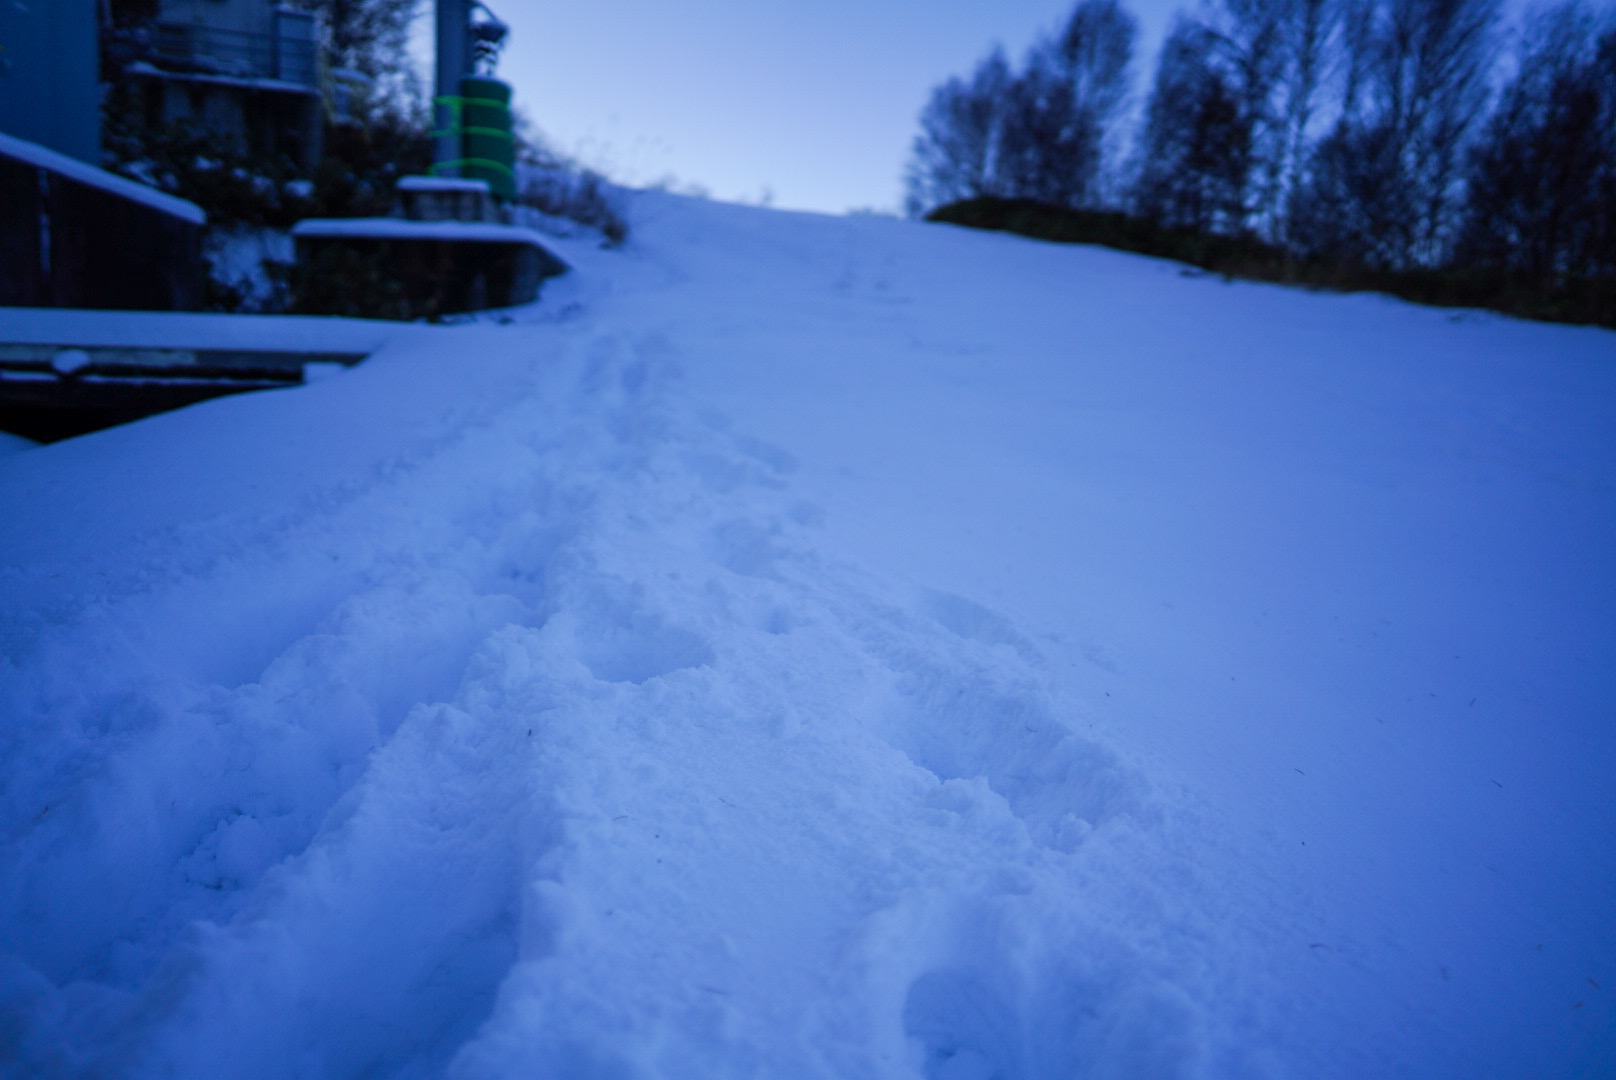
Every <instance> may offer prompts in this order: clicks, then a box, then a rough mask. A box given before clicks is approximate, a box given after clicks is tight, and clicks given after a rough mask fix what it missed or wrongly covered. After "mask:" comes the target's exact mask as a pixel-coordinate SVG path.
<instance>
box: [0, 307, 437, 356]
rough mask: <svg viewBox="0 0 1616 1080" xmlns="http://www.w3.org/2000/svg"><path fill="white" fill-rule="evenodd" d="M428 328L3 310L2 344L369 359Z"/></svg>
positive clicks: (322, 319)
mask: <svg viewBox="0 0 1616 1080" xmlns="http://www.w3.org/2000/svg"><path fill="white" fill-rule="evenodd" d="M431 333H432V332H431V331H430V330H429V329H427V328H425V327H413V326H406V325H401V324H399V323H396V322H383V321H381V320H376V319H344V318H332V317H327V316H320V315H216V314H209V313H199V312H168V311H91V310H83V309H77V308H14V307H0V342H5V343H8V344H10V343H19V344H29V345H63V346H74V347H79V348H108V347H120V348H128V349H193V350H200V351H207V350H211V351H219V352H227V351H232V350H247V351H262V352H277V351H285V352H311V353H319V352H325V353H354V354H366V353H371V352H374V351H376V350H377V349H379V348H381V347H382V346H383V345H384V344H386V343H388V342H390V341H393V340H402V339H405V338H408V337H410V336H411V335H416V336H419V335H421V334H426V335H428V336H431Z"/></svg>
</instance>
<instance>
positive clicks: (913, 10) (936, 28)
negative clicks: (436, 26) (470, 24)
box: [422, 0, 1181, 212]
mask: <svg viewBox="0 0 1616 1080" xmlns="http://www.w3.org/2000/svg"><path fill="white" fill-rule="evenodd" d="M1073 2H1075V0H1071V2H1069V0H997V2H994V3H987V2H983V0H818V2H816V3H812V4H810V3H803V2H800V0H789V2H783V3H782V2H772V3H756V2H754V3H741V2H737V0H685V2H684V3H680V4H668V3H666V2H662V0H596V2H593V3H585V4H579V3H557V2H555V0H488V3H489V6H490V7H492V8H493V9H494V10H495V11H496V12H497V13H498V14H499V16H500V18H502V19H503V20H504V21H505V22H507V23H509V24H510V26H511V39H510V42H509V44H508V45H507V46H506V49H505V54H504V56H503V58H502V59H501V61H500V67H499V75H500V76H501V77H502V78H504V79H506V80H507V81H509V82H510V83H512V84H513V85H514V86H515V88H516V103H517V105H518V106H519V107H520V108H521V109H522V110H523V111H524V112H526V114H527V115H528V117H529V118H530V119H531V120H532V121H533V122H534V124H535V125H536V126H537V127H538V128H539V130H541V131H542V132H543V133H544V134H545V135H547V136H548V137H549V139H550V141H551V142H552V143H553V144H554V145H555V146H556V147H557V148H558V149H560V150H563V151H566V152H568V153H571V154H573V155H575V156H577V157H579V158H581V159H582V160H583V161H584V162H585V163H586V164H590V165H593V166H596V167H598V168H601V169H602V170H603V171H605V172H607V173H608V174H609V175H611V176H613V177H614V178H616V179H620V180H622V181H624V182H627V183H631V184H649V183H654V182H656V181H658V180H662V179H669V178H671V179H672V180H673V181H674V182H675V183H676V185H678V186H688V185H700V186H701V187H702V188H704V189H706V190H707V191H709V192H710V193H711V194H712V195H714V196H715V197H718V198H722V199H732V200H746V201H752V202H756V201H759V200H760V199H763V198H764V197H765V196H766V195H767V196H770V197H772V201H773V203H774V205H776V206H781V207H787V208H793V209H809V210H826V211H831V212H840V211H844V210H849V209H884V210H891V209H896V208H897V207H898V206H899V204H900V202H901V186H900V177H901V173H902V169H903V163H904V160H905V158H906V157H907V154H908V147H909V143H910V140H911V139H912V138H913V137H914V133H915V121H916V117H917V116H918V115H919V113H920V109H921V107H922V106H923V105H924V104H925V101H926V96H927V94H928V93H929V91H930V90H931V88H932V87H933V86H935V85H936V84H937V83H939V82H941V81H942V80H944V79H945V78H947V77H948V76H950V75H953V74H960V73H964V72H967V71H969V70H970V68H971V67H972V66H973V65H974V64H975V63H976V61H977V60H978V59H980V58H981V57H982V56H983V55H984V54H985V53H986V52H987V50H988V49H989V48H991V47H992V46H993V44H994V43H995V42H998V43H1000V44H1003V45H1004V46H1005V48H1006V49H1007V50H1008V51H1009V52H1010V53H1011V55H1013V56H1019V55H1020V54H1021V53H1022V52H1023V51H1024V50H1025V49H1026V48H1027V46H1028V45H1029V44H1031V42H1032V40H1033V38H1034V37H1035V36H1036V35H1037V34H1038V33H1040V32H1041V31H1043V30H1046V29H1049V28H1051V27H1054V26H1055V25H1057V24H1058V23H1060V22H1061V21H1062V20H1063V18H1064V16H1065V15H1066V14H1067V13H1068V12H1069V11H1070V9H1071V7H1072V3H1073ZM1127 6H1128V7H1129V9H1130V10H1132V11H1133V12H1134V14H1135V15H1136V16H1138V17H1139V19H1140V22H1141V26H1142V34H1141V37H1142V40H1141V48H1140V53H1141V54H1142V55H1141V57H1140V58H1139V59H1138V60H1137V61H1136V67H1137V69H1138V70H1137V71H1136V86H1141V87H1142V86H1143V85H1145V83H1146V77H1147V76H1148V74H1149V72H1148V71H1147V67H1148V63H1147V58H1148V57H1149V55H1151V54H1153V52H1154V49H1155V46H1156V43H1157V42H1158V41H1159V39H1160V37H1161V34H1162V33H1163V31H1164V30H1165V27H1166V25H1167V22H1168V20H1169V19H1170V17H1171V14H1172V12H1173V11H1174V10H1176V9H1177V8H1178V7H1180V6H1181V4H1180V3H1179V2H1178V0H1132V2H1130V3H1127ZM429 26H430V23H429V20H427V19H423V20H422V27H423V28H424V29H425V28H429Z"/></svg>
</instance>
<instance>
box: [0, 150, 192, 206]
mask: <svg viewBox="0 0 1616 1080" xmlns="http://www.w3.org/2000/svg"><path fill="white" fill-rule="evenodd" d="M0 154H4V155H6V156H7V157H10V158H15V159H16V160H18V161H22V162H26V163H27V164H29V165H33V166H35V167H36V168H40V169H48V170H50V171H51V172H54V173H59V174H60V175H62V176H64V177H66V178H67V179H69V180H72V181H74V182H75V183H79V184H86V185H88V186H90V187H93V188H99V189H101V190H102V191H105V192H109V193H110V194H113V195H117V196H119V197H121V198H125V199H130V200H132V201H134V202H138V203H141V204H143V205H145V206H149V207H151V208H152V209H153V210H160V211H162V212H163V213H165V214H168V215H169V216H171V217H177V218H181V219H183V220H185V221H189V222H192V223H193V224H196V225H206V224H207V220H208V219H207V215H206V214H204V213H203V212H202V208H201V207H199V206H197V205H196V204H195V203H193V202H187V201H185V200H184V199H178V198H175V197H174V196H172V195H165V194H163V193H162V192H161V191H158V190H157V189H156V188H151V187H147V186H146V185H145V184H137V183H135V182H134V181H133V180H126V179H124V178H123V177H121V176H118V175H116V174H114V173H109V172H107V171H106V170H104V169H98V168H96V167H95V166H93V165H86V164H85V163H84V162H82V161H79V160H78V159H77V158H70V157H68V156H67V155H66V154H59V153H57V152H56V151H54V150H50V149H47V148H45V147H43V146H40V145H39V144H38V143H35V142H28V141H27V140H25V139H19V138H17V137H16V136H14V135H6V134H3V133H0Z"/></svg>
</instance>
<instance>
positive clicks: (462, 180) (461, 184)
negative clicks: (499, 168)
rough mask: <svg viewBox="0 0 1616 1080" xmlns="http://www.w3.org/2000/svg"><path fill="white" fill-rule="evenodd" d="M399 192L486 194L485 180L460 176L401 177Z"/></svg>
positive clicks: (486, 182)
mask: <svg viewBox="0 0 1616 1080" xmlns="http://www.w3.org/2000/svg"><path fill="white" fill-rule="evenodd" d="M398 190H400V191H472V192H481V193H483V194H484V195H486V194H488V181H487V180H471V179H467V178H466V177H461V176H403V177H400V178H399V181H398Z"/></svg>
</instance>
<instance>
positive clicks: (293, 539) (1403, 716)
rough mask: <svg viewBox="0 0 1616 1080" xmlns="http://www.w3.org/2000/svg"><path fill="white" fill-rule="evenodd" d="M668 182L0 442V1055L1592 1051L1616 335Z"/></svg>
mask: <svg viewBox="0 0 1616 1080" xmlns="http://www.w3.org/2000/svg"><path fill="white" fill-rule="evenodd" d="M631 214H632V217H633V221H634V227H635V230H636V231H635V234H634V239H633V240H632V241H631V243H630V245H629V247H628V248H627V249H626V250H624V251H620V252H604V251H599V250H596V249H595V248H593V247H592V246H591V245H589V244H587V243H585V242H583V241H574V242H561V243H557V244H556V245H555V246H556V247H557V249H558V250H559V252H560V254H561V255H562V256H563V257H564V258H566V259H567V261H569V262H570V263H572V265H573V266H575V267H577V268H578V269H577V272H576V273H575V274H573V275H571V276H570V277H568V278H565V279H561V280H559V281H557V282H554V283H551V284H550V285H548V286H547V289H546V293H545V296H544V298H543V300H542V302H541V303H540V304H538V305H536V306H534V307H532V308H530V309H523V310H521V311H518V312H516V313H514V316H515V317H514V321H513V322H510V323H509V324H507V325H499V324H496V323H494V322H492V321H490V322H486V323H482V324H477V325H466V326H459V327H450V328H423V327H410V328H405V329H403V330H401V331H399V332H398V333H397V334H396V335H394V336H393V338H392V340H391V343H390V344H388V345H387V346H385V347H384V348H383V349H382V350H381V351H380V352H379V353H377V354H376V355H375V356H374V357H373V358H372V359H371V360H370V361H369V362H367V363H366V364H364V365H362V366H361V367H359V368H356V369H354V370H352V371H349V372H347V373H344V374H342V375H340V376H338V377H333V378H328V379H324V380H321V381H319V382H317V383H314V384H311V385H308V386H306V387H302V388H299V389H296V390H285V391H274V392H267V393H261V394H256V395H247V396H242V397H235V398H228V399H222V400H218V401H215V402H211V403H208V404H206V405H202V406H198V407H195V408H192V409H189V410H185V411H183V412H180V413H174V414H169V415H167V416H161V417H156V418H153V419H150V420H148V421H144V422H142V423H139V424H135V425H131V426H129V427H126V428H122V429H117V430H112V431H107V432H103V433H100V434H98V435H94V436H90V437H87V438H83V439H79V440H74V441H71V442H67V443H61V444H57V445H53V446H49V447H41V448H32V449H30V448H25V447H23V448H18V447H15V446H13V447H8V452H7V453H5V454H4V455H0V497H3V499H4V501H5V506H6V512H5V514H4V516H3V520H0V654H3V656H0V723H3V727H0V760H3V761H4V763H5V768H4V773H3V780H0V830H3V838H4V845H5V846H4V849H3V850H4V858H3V862H0V1073H3V1074H4V1075H6V1076H18V1077H22V1076H26V1077H57V1076H62V1077H78V1076H97V1077H102V1076H111V1077H147V1076H151V1077H156V1076H180V1077H198V1078H203V1077H205V1078H228V1077H291V1076H296V1077H359V1076H368V1077H435V1076H441V1075H447V1076H450V1077H456V1078H484V1077H509V1078H530V1077H588V1078H640V1077H645V1078H650V1077H680V1078H683V1077H689V1078H721V1077H760V1078H784V1077H824V1078H862V1077H868V1078H887V1077H893V1078H898V1077H927V1078H940V1080H985V1078H989V1077H999V1078H1003V1080H1012V1078H1034V1077H1039V1078H1041V1077H1061V1078H1065V1077H1116V1078H1147V1077H1246V1076H1252V1077H1275V1078H1288V1077H1339V1078H1357V1077H1370V1076H1373V1077H1399V1076H1406V1077H1464V1078H1473V1077H1525V1076H1544V1077H1548V1076H1555V1077H1560V1076H1586V1077H1591V1076H1608V1075H1612V1074H1613V1073H1616V844H1613V843H1612V841H1611V833H1610V830H1611V828H1612V824H1613V822H1616V335H1613V334H1611V333H1609V332H1604V331H1596V330H1586V329H1576V328H1567V327H1553V326H1544V325H1535V324H1529V323H1524V322H1519V321H1514V320H1510V319H1505V318H1499V317H1494V316H1490V315H1481V314H1474V313H1454V312H1447V311H1437V310H1430V309H1422V308H1417V307H1413V306H1410V305H1406V304H1403V303H1399V302H1395V301H1392V300H1388V299H1385V298H1383V297H1377V296H1353V297H1341V296H1331V295H1320V294H1308V293H1304V292H1298V291H1291V290H1284V289H1278V288H1273V287H1265V286H1257V285H1248V284H1228V283H1224V282H1221V281H1218V280H1216V279H1212V278H1207V277H1204V276H1186V275H1185V273H1184V272H1183V271H1182V270H1181V269H1180V268H1179V267H1177V266H1176V265H1173V264H1169V263H1165V262H1160V261H1154V260H1149V259H1143V258H1136V257H1130V256H1125V255H1120V254H1116V253H1112V252H1106V251H1101V250H1096V249H1086V248H1070V247H1055V246H1049V245H1042V244H1037V243H1033V242H1029V241H1024V240H1019V239H1015V238H1010V237H1004V236H993V235H984V234H977V233H969V232H965V231H961V230H955V229H951V228H946V227H941V226H923V225H917V224H912V223H904V222H897V221H891V220H884V219H878V218H845V219H830V218H822V217H814V216H808V215H790V214H783V213H777V212H770V211H764V210H758V209H750V208H742V207H734V206H723V205H716V204H708V203H702V202H695V201H688V200H682V199H678V198H674V197H671V196H661V195H645V196H642V197H639V198H637V199H636V200H635V202H634V203H633V204H632V206H631Z"/></svg>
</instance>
